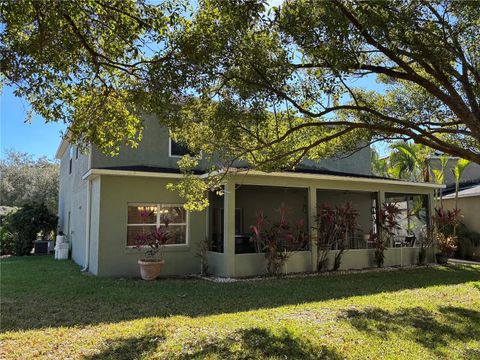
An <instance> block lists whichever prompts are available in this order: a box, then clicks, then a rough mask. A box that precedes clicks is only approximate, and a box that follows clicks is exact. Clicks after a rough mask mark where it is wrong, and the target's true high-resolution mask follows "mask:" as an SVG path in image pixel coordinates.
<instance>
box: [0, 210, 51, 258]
mask: <svg viewBox="0 0 480 360" xmlns="http://www.w3.org/2000/svg"><path fill="white" fill-rule="evenodd" d="M56 227H57V216H56V215H55V214H53V213H52V212H51V211H50V210H49V209H48V208H47V206H46V205H45V204H44V203H35V202H32V203H27V204H25V205H24V206H23V207H22V208H20V209H18V210H17V211H12V212H10V213H8V214H7V215H5V216H3V218H2V226H1V254H2V255H17V256H22V255H29V254H30V253H31V251H32V248H33V241H34V240H36V239H37V237H38V236H40V237H41V239H43V240H46V239H48V238H50V237H51V236H52V233H54V232H55V230H56Z"/></svg>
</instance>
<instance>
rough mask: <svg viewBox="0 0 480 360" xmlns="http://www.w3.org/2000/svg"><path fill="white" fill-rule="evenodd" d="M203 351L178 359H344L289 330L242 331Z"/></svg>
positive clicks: (210, 344)
mask: <svg viewBox="0 0 480 360" xmlns="http://www.w3.org/2000/svg"><path fill="white" fill-rule="evenodd" d="M198 349H199V350H195V349H194V350H193V351H190V352H189V353H188V354H183V355H180V356H179V357H178V359H181V360H187V359H205V358H212V357H214V356H216V357H218V358H219V359H267V358H275V359H333V360H337V359H343V358H344V357H342V356H340V354H339V353H338V352H337V351H336V350H335V349H332V348H329V347H327V346H320V347H315V346H313V345H312V344H311V343H309V342H308V341H306V340H304V339H300V338H298V337H295V336H294V335H293V334H292V333H291V332H290V331H288V330H287V329H282V331H281V332H279V333H278V334H274V333H272V332H271V331H270V330H267V329H264V328H250V329H242V330H238V331H236V332H235V333H233V334H232V335H229V336H228V337H227V338H226V339H221V340H217V341H216V342H213V343H209V344H200V346H198Z"/></svg>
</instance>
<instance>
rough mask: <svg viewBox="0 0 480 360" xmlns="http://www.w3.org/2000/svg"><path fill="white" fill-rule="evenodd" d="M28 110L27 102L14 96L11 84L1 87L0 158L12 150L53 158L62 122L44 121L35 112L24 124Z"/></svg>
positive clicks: (63, 128) (63, 127) (58, 141)
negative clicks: (46, 122) (30, 119)
mask: <svg viewBox="0 0 480 360" xmlns="http://www.w3.org/2000/svg"><path fill="white" fill-rule="evenodd" d="M28 109H29V106H28V102H27V101H26V100H25V99H21V98H18V97H16V96H15V95H14V94H13V88H12V87H10V86H3V89H2V94H1V100H0V129H1V132H0V145H1V157H2V158H4V157H5V153H6V151H7V150H10V149H13V150H16V151H20V152H27V153H29V154H32V155H34V156H35V157H41V156H47V157H48V158H50V159H53V158H54V157H55V152H56V151H57V148H58V145H59V144H60V138H61V131H64V130H65V125H64V124H63V123H48V124H45V121H44V120H43V119H42V118H41V117H40V116H35V115H34V116H33V117H32V121H31V123H25V119H26V117H27V112H28Z"/></svg>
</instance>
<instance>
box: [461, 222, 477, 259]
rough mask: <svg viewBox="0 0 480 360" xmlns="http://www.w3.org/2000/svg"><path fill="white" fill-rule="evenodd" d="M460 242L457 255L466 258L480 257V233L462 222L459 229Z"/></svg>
mask: <svg viewBox="0 0 480 360" xmlns="http://www.w3.org/2000/svg"><path fill="white" fill-rule="evenodd" d="M457 237H458V243H457V245H458V246H457V251H456V254H455V257H457V258H459V259H465V260H474V259H478V258H480V253H479V248H480V234H479V233H477V232H475V231H472V230H470V229H469V228H467V227H466V226H465V224H463V223H460V224H459V226H458V231H457Z"/></svg>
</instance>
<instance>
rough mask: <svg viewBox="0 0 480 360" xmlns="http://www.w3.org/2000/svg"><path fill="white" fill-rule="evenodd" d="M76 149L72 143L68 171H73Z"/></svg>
mask: <svg viewBox="0 0 480 360" xmlns="http://www.w3.org/2000/svg"><path fill="white" fill-rule="evenodd" d="M74 151H75V148H74V146H73V145H70V149H69V152H68V173H69V174H71V173H72V166H73V153H74Z"/></svg>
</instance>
